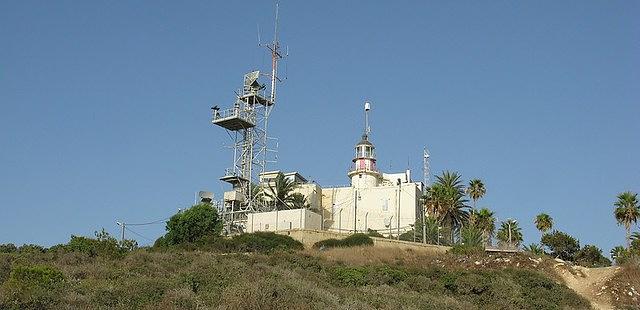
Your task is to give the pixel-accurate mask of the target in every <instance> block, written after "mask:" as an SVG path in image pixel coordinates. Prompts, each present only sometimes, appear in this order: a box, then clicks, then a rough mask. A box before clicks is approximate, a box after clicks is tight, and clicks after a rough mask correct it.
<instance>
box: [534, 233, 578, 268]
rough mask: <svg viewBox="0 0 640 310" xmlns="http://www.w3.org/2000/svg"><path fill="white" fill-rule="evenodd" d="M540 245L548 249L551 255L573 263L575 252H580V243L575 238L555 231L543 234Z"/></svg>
mask: <svg viewBox="0 0 640 310" xmlns="http://www.w3.org/2000/svg"><path fill="white" fill-rule="evenodd" d="M542 245H544V246H546V247H547V248H549V250H550V251H551V255H553V256H555V257H559V258H560V259H563V260H568V261H573V260H574V256H575V254H576V252H578V250H580V242H579V241H578V240H577V239H576V238H574V237H572V236H570V235H568V234H566V233H563V232H561V231H557V230H555V231H553V232H552V233H549V234H544V235H543V236H542Z"/></svg>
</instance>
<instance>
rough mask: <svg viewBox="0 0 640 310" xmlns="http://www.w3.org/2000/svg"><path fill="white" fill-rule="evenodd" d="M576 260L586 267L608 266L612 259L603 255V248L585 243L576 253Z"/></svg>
mask: <svg viewBox="0 0 640 310" xmlns="http://www.w3.org/2000/svg"><path fill="white" fill-rule="evenodd" d="M575 262H576V264H578V265H581V266H585V267H590V268H593V267H607V266H611V261H610V260H609V259H608V258H606V257H604V256H603V255H602V250H601V249H600V248H598V247H597V246H595V245H585V246H584V247H583V248H582V249H580V251H578V252H577V253H576V255H575Z"/></svg>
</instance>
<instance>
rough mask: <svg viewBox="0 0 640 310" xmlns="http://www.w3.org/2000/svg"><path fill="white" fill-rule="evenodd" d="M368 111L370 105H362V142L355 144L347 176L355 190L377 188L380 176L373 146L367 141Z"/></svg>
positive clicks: (368, 130)
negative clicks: (351, 163)
mask: <svg viewBox="0 0 640 310" xmlns="http://www.w3.org/2000/svg"><path fill="white" fill-rule="evenodd" d="M369 110H371V104H370V103H369V102H365V103H364V123H365V125H364V133H363V134H362V140H360V142H358V143H357V144H356V147H355V151H356V152H355V156H354V158H353V165H352V166H351V169H350V171H349V173H348V174H347V175H348V176H349V178H351V186H352V187H355V188H367V187H376V186H378V184H379V182H380V180H381V178H382V175H381V174H380V172H379V171H378V168H377V167H376V154H375V149H376V148H375V146H374V145H373V143H371V142H370V141H369V134H370V133H371V128H370V127H369Z"/></svg>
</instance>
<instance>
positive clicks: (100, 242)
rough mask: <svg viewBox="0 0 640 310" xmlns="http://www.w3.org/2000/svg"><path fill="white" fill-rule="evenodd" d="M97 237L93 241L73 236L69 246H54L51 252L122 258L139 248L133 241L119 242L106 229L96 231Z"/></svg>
mask: <svg viewBox="0 0 640 310" xmlns="http://www.w3.org/2000/svg"><path fill="white" fill-rule="evenodd" d="M95 236H96V238H95V239H93V238H87V237H82V236H74V235H71V239H70V240H69V242H68V243H67V244H65V245H58V246H54V247H52V248H51V249H49V250H50V251H66V252H76V253H84V254H87V255H88V256H89V257H96V256H100V257H107V258H121V257H123V256H124V255H125V254H126V253H127V252H130V251H133V250H135V249H136V248H137V246H138V245H137V243H136V242H135V241H133V240H124V242H118V240H116V239H115V238H114V237H112V236H111V235H110V234H109V233H108V232H106V231H105V230H104V228H103V229H102V230H101V231H96V232H95Z"/></svg>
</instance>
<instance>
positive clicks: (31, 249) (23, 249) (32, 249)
mask: <svg viewBox="0 0 640 310" xmlns="http://www.w3.org/2000/svg"><path fill="white" fill-rule="evenodd" d="M17 252H18V253H21V254H37V253H44V252H46V249H45V248H43V247H41V246H39V245H37V244H23V245H21V246H20V247H19V248H18V250H17Z"/></svg>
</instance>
